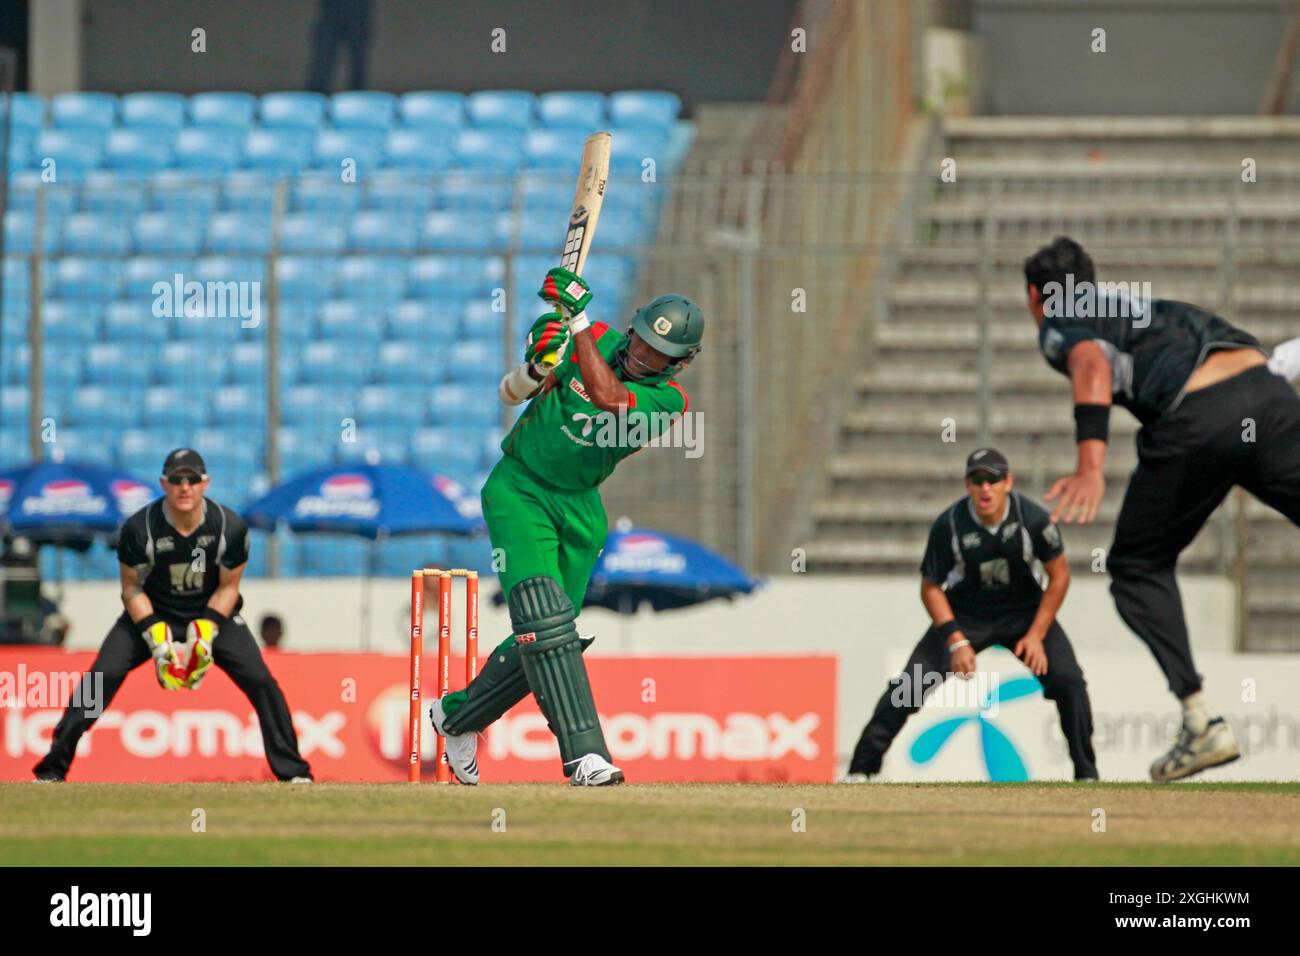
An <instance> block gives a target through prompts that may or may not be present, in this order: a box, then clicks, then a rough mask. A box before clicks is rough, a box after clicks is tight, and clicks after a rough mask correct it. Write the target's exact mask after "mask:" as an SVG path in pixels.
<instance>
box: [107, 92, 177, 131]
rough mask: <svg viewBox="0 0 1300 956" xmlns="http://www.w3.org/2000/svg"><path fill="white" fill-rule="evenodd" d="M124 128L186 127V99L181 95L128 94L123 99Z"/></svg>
mask: <svg viewBox="0 0 1300 956" xmlns="http://www.w3.org/2000/svg"><path fill="white" fill-rule="evenodd" d="M121 113H122V125H123V126H154V127H157V126H162V127H167V128H168V129H179V128H180V127H182V126H184V125H185V97H183V96H181V95H180V94H179V93H127V94H126V95H125V96H123V97H122V107H121Z"/></svg>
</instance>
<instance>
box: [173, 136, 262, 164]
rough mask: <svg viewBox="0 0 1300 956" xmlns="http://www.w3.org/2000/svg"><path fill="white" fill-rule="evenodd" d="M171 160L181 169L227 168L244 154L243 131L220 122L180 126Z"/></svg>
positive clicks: (238, 161)
mask: <svg viewBox="0 0 1300 956" xmlns="http://www.w3.org/2000/svg"><path fill="white" fill-rule="evenodd" d="M173 143H174V146H173V149H172V161H173V162H174V163H175V164H176V165H177V167H179V168H181V169H190V170H216V171H223V172H224V171H227V170H231V169H235V168H236V167H237V166H238V165H239V163H240V161H241V160H242V159H243V156H244V137H243V135H242V134H240V133H238V132H235V131H233V130H231V129H228V128H225V127H220V126H191V127H188V128H186V129H182V130H178V131H177V132H176V138H175V140H174V141H173Z"/></svg>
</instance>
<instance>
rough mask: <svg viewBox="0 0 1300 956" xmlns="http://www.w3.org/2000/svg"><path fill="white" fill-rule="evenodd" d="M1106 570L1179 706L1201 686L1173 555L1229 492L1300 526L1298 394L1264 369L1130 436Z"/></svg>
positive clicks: (1214, 388) (1193, 398)
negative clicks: (1133, 458)
mask: <svg viewBox="0 0 1300 956" xmlns="http://www.w3.org/2000/svg"><path fill="white" fill-rule="evenodd" d="M1137 451H1138V465H1137V468H1136V469H1134V471H1133V477H1132V478H1131V479H1129V484H1128V490H1127V491H1126V492H1125V494H1124V504H1123V506H1122V507H1121V508H1120V513H1119V523H1118V524H1117V525H1116V527H1115V541H1114V543H1113V544H1112V545H1111V549H1110V557H1109V559H1108V560H1107V567H1108V569H1109V571H1110V576H1111V584H1110V591H1111V594H1112V595H1113V596H1114V598H1115V606H1116V608H1117V609H1118V610H1119V614H1120V617H1122V618H1123V619H1124V623H1126V624H1127V625H1128V626H1129V627H1130V628H1132V629H1133V631H1134V632H1135V633H1136V634H1137V636H1138V637H1140V638H1141V639H1142V640H1143V641H1144V642H1146V645H1147V646H1148V647H1150V648H1151V653H1153V654H1154V655H1155V658H1156V661H1157V662H1158V663H1159V664H1160V669H1161V670H1162V671H1164V673H1165V677H1166V678H1167V679H1168V681H1169V689H1170V690H1171V691H1173V692H1174V694H1175V696H1177V697H1179V698H1180V699H1181V698H1183V697H1186V696H1187V695H1188V694H1192V693H1194V692H1196V691H1198V690H1200V688H1201V678H1200V675H1199V674H1197V673H1196V667H1195V665H1194V664H1193V663H1192V649H1191V645H1190V643H1189V642H1188V639H1187V621H1186V619H1185V618H1184V617H1183V602H1182V599H1181V598H1180V597H1179V594H1178V583H1177V581H1175V579H1174V568H1175V566H1176V565H1177V563H1178V556H1179V554H1181V553H1182V551H1183V549H1184V548H1186V547H1187V545H1189V544H1190V543H1191V541H1192V539H1193V538H1195V537H1196V534H1197V532H1199V531H1200V530H1201V528H1202V527H1203V526H1204V525H1205V522H1206V520H1207V519H1208V518H1209V517H1210V515H1211V513H1213V511H1214V509H1215V508H1217V507H1218V506H1219V504H1220V502H1222V501H1223V499H1224V496H1226V495H1227V493H1228V492H1229V491H1230V490H1231V489H1232V487H1233V486H1234V485H1240V486H1241V487H1243V488H1245V489H1246V490H1247V491H1249V492H1250V493H1251V494H1252V495H1254V496H1255V497H1256V498H1258V499H1259V500H1260V501H1262V502H1264V503H1265V504H1267V505H1269V506H1271V507H1273V508H1276V509H1277V510H1278V511H1280V512H1282V514H1284V515H1286V516H1287V517H1288V518H1290V519H1291V521H1292V523H1294V524H1300V396H1297V395H1296V392H1295V389H1293V388H1292V387H1291V386H1290V385H1289V384H1288V383H1287V382H1285V381H1283V380H1282V379H1281V378H1280V377H1278V376H1276V375H1274V374H1273V373H1272V372H1270V371H1269V370H1268V368H1267V367H1265V366H1262V365H1261V366H1259V367H1257V368H1252V369H1248V370H1247V371H1245V372H1242V373H1241V374H1240V375H1236V376H1234V377H1232V378H1230V379H1226V380H1224V381H1222V382H1219V383H1217V384H1215V385H1211V386H1210V387H1209V388H1204V389H1201V390H1200V391H1196V392H1192V393H1190V394H1188V395H1186V396H1184V398H1183V401H1182V403H1181V404H1180V405H1179V406H1178V407H1177V408H1176V409H1174V410H1173V411H1172V412H1169V413H1167V414H1165V415H1163V416H1162V417H1161V418H1160V419H1158V420H1157V421H1156V422H1154V423H1152V424H1150V425H1147V426H1145V427H1144V428H1143V429H1142V430H1141V431H1140V432H1138V437H1137Z"/></svg>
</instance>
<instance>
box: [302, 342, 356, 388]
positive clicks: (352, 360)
mask: <svg viewBox="0 0 1300 956" xmlns="http://www.w3.org/2000/svg"><path fill="white" fill-rule="evenodd" d="M373 353H374V344H373V342H372V343H363V342H358V341H346V342H319V341H318V342H308V343H307V344H306V345H305V346H304V347H303V348H302V351H301V354H300V356H299V358H300V365H299V368H298V377H299V379H300V380H301V381H302V382H303V383H305V384H309V385H310V384H321V385H361V384H363V383H364V382H365V381H366V380H367V379H368V378H369V377H370V368H371V366H372V365H373V364H374V358H373Z"/></svg>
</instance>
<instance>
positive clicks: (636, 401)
mask: <svg viewBox="0 0 1300 956" xmlns="http://www.w3.org/2000/svg"><path fill="white" fill-rule="evenodd" d="M591 334H592V335H594V336H595V337H596V347H597V349H598V350H599V352H600V356H601V358H603V359H604V360H605V361H606V362H610V363H611V366H612V362H611V356H613V355H614V353H615V352H616V351H617V350H618V348H619V346H620V345H621V344H622V343H623V339H624V335H623V334H622V333H621V332H618V331H617V330H615V329H612V328H610V327H609V326H608V325H606V324H605V323H604V322H593V323H592V324H591ZM552 373H553V374H554V375H555V387H554V388H552V389H551V390H550V391H549V392H547V393H546V394H545V395H540V396H538V397H537V398H534V399H533V400H532V401H531V402H529V403H528V407H527V408H525V409H524V411H523V414H522V415H520V416H519V418H518V419H517V420H516V421H515V424H514V427H513V428H511V429H510V432H509V434H507V435H506V437H505V438H504V439H503V440H502V442H501V450H502V451H503V452H504V453H505V454H506V455H508V456H509V457H511V458H513V459H515V460H516V461H518V462H520V463H521V464H523V465H524V467H526V468H527V469H528V470H529V471H531V472H532V473H533V474H535V475H536V476H537V477H538V478H541V479H542V480H543V481H545V482H547V483H549V484H551V485H554V486H555V487H557V488H561V489H564V490H568V491H587V490H589V489H592V488H595V487H597V486H598V485H599V484H600V483H601V482H602V481H604V480H605V479H606V478H608V477H609V476H610V475H611V474H613V472H614V468H615V467H616V466H617V465H618V463H619V462H620V461H622V460H623V459H624V458H626V457H627V456H628V455H631V454H632V453H633V452H635V451H637V450H638V449H640V448H642V447H644V446H645V445H646V444H648V443H649V442H651V441H652V440H653V439H655V438H657V437H659V436H660V435H663V434H664V433H665V432H666V431H667V430H668V428H669V427H671V425H672V424H673V422H674V421H676V420H677V419H678V418H680V416H681V415H682V414H683V413H684V412H685V411H686V408H687V405H688V400H687V397H686V393H685V392H684V391H682V388H681V386H680V385H678V384H677V383H676V382H674V381H673V380H672V379H668V378H663V377H655V378H652V379H650V380H649V381H645V382H634V381H627V380H626V379H624V377H623V373H622V372H621V371H619V370H618V369H617V368H616V369H614V374H615V375H616V376H617V377H618V378H619V380H620V381H624V382H625V383H626V385H627V393H628V409H627V414H626V415H624V416H620V415H617V414H614V413H613V412H602V411H601V410H600V409H598V408H597V407H596V406H595V405H593V404H592V403H591V399H590V398H589V397H588V396H587V390H586V389H585V388H583V385H582V372H581V371H580V370H579V368H578V358H577V355H576V350H575V349H573V347H572V346H570V348H569V350H568V353H567V354H566V355H565V358H564V360H563V361H562V362H560V364H559V365H557V366H556V367H555V368H554V369H553V370H552Z"/></svg>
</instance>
